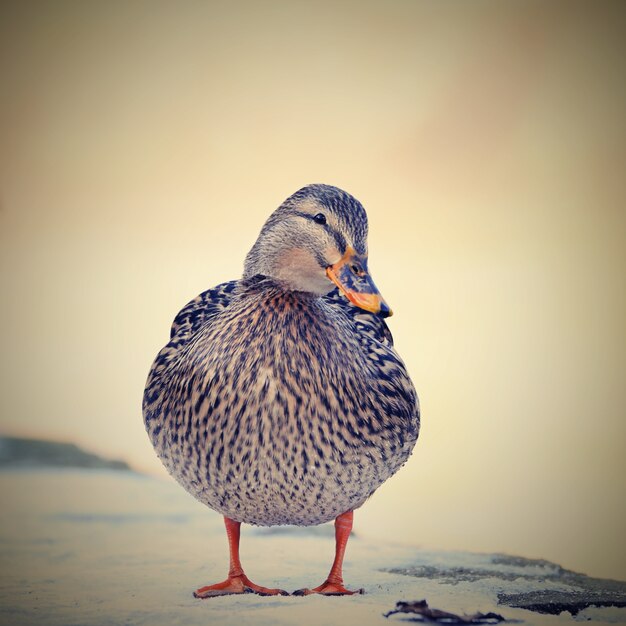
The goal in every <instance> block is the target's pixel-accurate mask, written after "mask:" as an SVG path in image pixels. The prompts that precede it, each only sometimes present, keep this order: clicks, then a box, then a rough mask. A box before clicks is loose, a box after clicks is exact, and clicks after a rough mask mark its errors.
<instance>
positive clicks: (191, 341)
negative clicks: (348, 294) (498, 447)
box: [144, 280, 419, 525]
mask: <svg viewBox="0 0 626 626" xmlns="http://www.w3.org/2000/svg"><path fill="white" fill-rule="evenodd" d="M144 418H145V422H146V428H147V430H148V433H149V434H150V437H151V439H152V442H153V444H154V446H155V448H156V450H157V452H158V454H159V456H160V457H161V459H162V461H163V463H164V464H165V466H166V467H167V469H168V470H169V472H170V473H171V474H172V475H173V476H174V477H175V478H176V479H177V480H178V481H179V482H180V483H181V484H182V485H183V486H184V487H185V488H186V489H187V490H188V491H189V492H190V493H192V494H193V495H194V496H195V497H196V498H198V499H199V500H200V501H202V502H204V503H205V504H207V505H208V506H210V507H211V508H213V509H215V510H217V511H219V512H221V513H223V514H225V515H227V516H228V517H231V518H232V519H235V520H238V521H243V522H248V523H252V524H260V525H274V524H298V525H311V524H319V523H322V522H326V521H329V520H331V519H334V518H335V517H337V515H339V514H341V513H343V512H345V511H347V510H352V509H355V508H357V507H359V506H360V505H361V504H363V502H364V501H365V500H366V499H367V498H368V497H369V496H370V495H371V493H372V492H373V491H374V490H375V489H376V488H378V487H379V486H380V485H381V484H382V483H383V482H384V481H385V480H386V479H387V478H389V476H391V475H392V474H393V473H394V472H395V471H397V470H398V469H399V467H400V466H401V465H402V464H403V463H404V462H405V461H406V459H407V458H408V456H409V454H410V453H411V450H412V448H413V446H414V444H415V441H416V439H417V435H418V429H419V408H418V404H417V397H416V395H415V391H414V389H413V385H412V384H411V381H410V379H409V377H408V375H407V374H406V371H405V368H404V365H403V364H402V361H401V360H400V359H399V357H398V356H397V354H396V353H395V351H394V349H393V347H392V344H391V336H390V335H389V331H388V330H387V328H386V326H385V324H384V322H383V321H382V320H380V319H378V318H376V317H375V316H373V315H371V314H369V313H365V312H363V311H361V310H359V309H355V308H354V307H352V305H350V304H349V303H348V302H347V301H344V300H343V299H342V298H341V296H336V295H331V296H330V297H327V298H314V297H312V296H310V295H307V294H302V293H294V292H285V291H283V290H281V289H280V288H279V287H278V286H277V285H275V284H274V283H272V282H270V281H267V280H253V281H247V282H245V283H243V282H237V281H233V282H231V283H225V284H224V285H220V286H219V287H217V288H216V289H214V290H210V291H208V292H205V293H204V294H202V295H201V296H199V297H198V298H196V300H194V301H192V302H191V303H190V304H189V305H187V307H185V308H184V309H183V310H182V311H181V313H180V314H179V315H178V316H177V318H176V320H175V322H174V325H173V327H172V337H171V341H170V343H169V344H168V345H167V346H166V347H165V348H164V349H163V350H162V351H161V352H160V353H159V355H158V357H157V359H156V361H155V363H154V365H153V367H152V370H151V372H150V375H149V378H148V384H147V387H146V392H145V396H144Z"/></svg>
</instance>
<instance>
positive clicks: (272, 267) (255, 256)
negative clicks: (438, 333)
mask: <svg viewBox="0 0 626 626" xmlns="http://www.w3.org/2000/svg"><path fill="white" fill-rule="evenodd" d="M258 274H262V275H264V276H268V277H270V278H273V279H274V280H276V281H278V282H280V283H281V284H283V285H284V286H285V287H286V288H287V289H289V290H292V291H305V292H309V293H313V294H316V295H326V294H327V293H330V292H331V291H332V290H333V289H334V288H335V286H337V287H338V288H339V291H340V292H341V293H342V294H343V295H344V296H346V298H348V300H350V302H352V303H353V304H354V305H356V306H358V307H360V308H362V309H365V310H366V311H371V312H372V313H376V314H378V315H380V316H381V317H388V316H390V315H391V309H390V308H389V307H388V306H387V303H386V302H385V301H384V299H383V297H382V296H381V295H380V293H379V291H378V289H377V288H376V285H375V284H374V281H373V280H372V277H371V276H370V274H369V271H368V269H367V215H366V213H365V209H364V208H363V206H362V205H361V203H360V202H359V201H358V200H357V199H356V198H353V197H352V196H351V195H350V194H349V193H346V192H345V191H342V190H341V189H338V188H337V187H331V186H330V185H309V186H307V187H303V188H302V189H300V190H299V191H296V193H294V194H293V195H292V196H290V197H289V198H287V200H285V201H284V202H283V203H282V204H281V205H280V206H279V207H278V209H276V211H274V213H272V215H270V217H269V218H268V220H267V222H265V224H264V226H263V228H262V229H261V233H260V234H259V238H258V239H257V240H256V243H255V244H254V246H253V247H252V250H250V252H249V253H248V256H247V257H246V262H245V268H244V278H251V277H252V276H255V275H258Z"/></svg>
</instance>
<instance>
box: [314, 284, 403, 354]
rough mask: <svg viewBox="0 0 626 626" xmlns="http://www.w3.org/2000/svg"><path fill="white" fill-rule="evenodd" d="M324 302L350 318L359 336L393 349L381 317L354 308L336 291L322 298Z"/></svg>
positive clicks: (391, 340)
mask: <svg viewBox="0 0 626 626" xmlns="http://www.w3.org/2000/svg"><path fill="white" fill-rule="evenodd" d="M324 300H325V301H326V302H328V303H330V304H332V305H333V306H335V307H337V308H339V309H340V310H341V311H342V312H343V313H345V314H346V315H347V316H348V317H350V319H352V321H353V322H354V324H355V326H356V328H357V330H358V332H359V333H360V334H362V335H365V336H366V337H368V338H370V339H375V340H376V341H379V342H380V343H382V344H384V345H386V346H389V347H390V348H392V347H393V337H392V336H391V331H390V330H389V328H388V327H387V324H385V320H383V319H382V317H378V315H375V314H374V313H368V312H367V311H364V310H363V309H359V308H358V307H356V306H354V305H353V304H352V303H351V302H350V301H349V300H348V299H347V298H346V297H345V296H344V295H342V294H341V293H340V292H339V290H338V289H334V290H333V291H331V292H330V293H329V294H328V295H327V296H324Z"/></svg>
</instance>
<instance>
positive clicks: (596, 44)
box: [0, 0, 626, 579]
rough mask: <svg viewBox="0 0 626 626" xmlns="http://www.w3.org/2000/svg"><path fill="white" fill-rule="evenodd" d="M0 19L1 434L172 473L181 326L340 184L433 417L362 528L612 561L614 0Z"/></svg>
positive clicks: (619, 509) (617, 374) (419, 539)
mask: <svg viewBox="0 0 626 626" xmlns="http://www.w3.org/2000/svg"><path fill="white" fill-rule="evenodd" d="M0 11H1V13H0V72H1V74H0V78H1V82H0V106H1V119H0V123H1V128H0V137H1V139H0V142H1V145H0V202H1V209H0V256H1V277H2V283H1V289H2V295H3V297H2V307H1V318H2V319H1V320H0V321H1V328H2V338H1V340H2V352H3V358H2V365H1V367H2V376H1V382H0V384H1V388H0V403H1V404H0V406H1V412H0V420H1V422H0V432H3V433H13V434H23V435H33V436H42V437H51V438H55V439H63V440H72V441H76V442H78V443H79V444H82V445H83V446H85V447H86V448H88V449H89V450H93V451H96V452H100V453H103V454H106V455H108V456H115V457H122V458H125V459H127V460H128V461H129V462H130V463H131V464H134V465H135V467H138V468H140V469H143V470H145V471H149V472H154V473H160V472H162V471H163V470H162V469H161V468H160V465H159V463H158V461H157V459H156V456H155V455H154V453H153V451H152V448H151V446H150V444H149V442H148V439H147V437H146V435H145V432H144V429H143V424H142V419H141V396H142V392H143V385H144V382H145V378H146V375H147V372H148V369H149V367H150V364H151V361H152V359H153V358H154V356H155V355H156V352H157V351H158V350H159V349H160V347H161V346H162V345H163V344H164V343H165V342H166V340H167V337H168V331H169V325H170V323H171V321H172V319H173V317H174V315H175V314H176V312H177V311H178V310H179V309H180V308H181V307H182V306H183V305H184V304H185V303H186V302H187V301H188V300H190V299H191V298H193V297H194V296H195V295H196V294H197V293H199V292H200V291H203V290H204V289H206V288H208V287H211V286H213V285H215V284H217V283H219V282H222V281H225V280H229V279H232V278H236V277H238V276H239V275H240V273H241V270H242V264H243V259H244V256H245V254H246V252H247V251H248V249H249V248H250V247H251V245H252V243H253V242H254V240H255V238H256V235H257V233H258V231H259V229H260V227H261V225H262V223H263V221H264V220H265V218H266V217H267V215H268V214H269V213H270V212H271V211H272V210H273V209H274V208H275V207H276V206H277V205H278V204H279V203H280V202H281V201H282V200H283V199H284V198H285V197H286V196H288V195H289V194H291V193H292V192H293V191H295V190H296V189H298V188H299V187H301V186H303V185H305V184H307V183H310V182H325V183H330V184H335V185H338V186H340V187H343V188H345V189H346V190H348V191H350V192H351V193H353V194H354V195H355V196H356V197H358V198H359V199H360V200H361V201H362V202H363V203H364V205H365V207H366V208H367V209H368V212H369V218H370V267H371V269H372V272H373V275H374V278H375V280H376V282H377V284H378V286H379V287H380V288H381V291H382V292H383V294H384V295H385V297H386V299H387V300H388V302H389V303H390V304H391V306H392V307H393V309H394V311H395V316H394V317H393V318H392V319H391V320H390V327H391V330H392V332H393V333H394V336H395V339H396V345H397V347H398V350H399V351H400V353H401V354H402V356H403V357H404V359H405V361H406V363H407V366H408V368H409V370H410V372H411V374H412V377H413V379H414V381H415V384H416V387H417V389H418V392H419V394H420V397H421V401H422V409H423V431H422V437H421V439H420V441H419V443H418V446H417V449H416V452H415V454H414V456H413V457H412V459H411V461H410V462H409V463H408V464H407V466H406V467H405V469H404V470H403V471H402V472H400V473H399V474H398V475H397V476H396V477H395V478H394V479H392V480H391V481H390V482H389V483H388V484H387V485H385V486H384V487H383V488H382V489H381V490H380V491H379V492H378V493H377V494H376V495H375V496H374V498H373V499H372V500H371V501H370V502H369V503H368V504H367V505H366V506H365V507H364V508H363V510H362V511H360V512H358V514H357V516H356V528H357V530H358V529H359V528H365V529H366V530H367V532H368V533H369V534H370V535H373V536H381V537H383V536H386V537H390V538H393V539H397V540H400V541H407V542H412V543H418V544H422V545H424V546H425V547H429V548H460V549H471V550H484V551H506V552H510V553H514V554H522V555H525V556H530V557H545V558H548V559H551V560H554V561H557V562H559V563H561V564H562V565H564V566H567V567H570V568H574V569H578V570H582V571H585V572H587V573H589V574H594V575H599V576H613V577H621V578H622V579H625V578H626V542H625V541H624V528H626V510H625V509H626V505H625V493H626V489H625V487H626V471H625V470H626V461H625V460H624V453H625V442H626V426H625V418H626V415H625V408H624V407H625V400H626V398H625V388H626V380H625V379H626V375H625V374H626V324H625V321H626V293H625V282H626V281H625V280H624V274H625V272H624V270H625V268H626V246H625V244H626V206H625V201H626V193H625V182H624V179H625V172H624V164H625V156H626V128H625V116H624V113H625V104H626V82H625V79H624V58H626V55H625V52H626V50H625V48H626V44H625V42H626V5H625V4H624V3H623V2H556V1H555V2H548V3H540V2H521V1H519V2H499V1H495V0H494V1H492V2H438V1H432V2H417V1H412V2H400V1H397V2H388V3H382V2H363V1H359V2H342V3H333V2H328V3H324V2H316V3H310V4H305V3H293V2H271V3H257V2H247V3H246V2H243V3H242V2H219V3H218V2H192V1H186V2H165V1H156V0H151V1H131V2H122V1H113V2H78V1H76V2H60V1H57V2H4V3H3V4H2V8H1V9H0ZM77 497H79V495H77ZM209 514H210V513H209V512H207V515H209Z"/></svg>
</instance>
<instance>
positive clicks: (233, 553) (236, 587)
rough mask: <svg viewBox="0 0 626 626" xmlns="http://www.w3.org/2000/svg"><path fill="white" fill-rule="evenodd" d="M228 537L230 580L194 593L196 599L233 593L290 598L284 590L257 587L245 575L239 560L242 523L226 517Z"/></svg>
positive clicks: (202, 588) (201, 588)
mask: <svg viewBox="0 0 626 626" xmlns="http://www.w3.org/2000/svg"><path fill="white" fill-rule="evenodd" d="M224 524H225V525H226V535H227V536H228V548H229V551H230V568H229V570H228V578H227V579H226V580H224V581H222V582H221V583H216V584H215V585H208V586H207V587H200V589H196V591H194V592H193V595H194V596H196V598H213V597H215V596H227V595H230V594H233V593H258V594H259V595H261V596H278V595H281V596H288V595H289V594H288V593H287V592H286V591H283V590H282V589H268V588H267V587H261V586H259V585H255V584H254V583H253V582H252V581H251V580H250V579H249V578H248V577H247V576H246V575H245V574H244V573H243V568H242V567H241V561H240V560H239V535H240V527H241V522H236V521H235V520H232V519H230V518H229V517H226V516H224Z"/></svg>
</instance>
